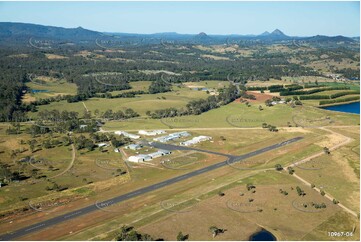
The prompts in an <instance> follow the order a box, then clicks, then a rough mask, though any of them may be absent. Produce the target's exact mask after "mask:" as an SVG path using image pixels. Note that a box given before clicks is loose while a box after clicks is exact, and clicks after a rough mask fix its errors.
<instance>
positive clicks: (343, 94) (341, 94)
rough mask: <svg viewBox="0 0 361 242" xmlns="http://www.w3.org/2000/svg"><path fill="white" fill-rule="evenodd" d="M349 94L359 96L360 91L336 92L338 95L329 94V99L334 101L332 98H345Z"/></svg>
mask: <svg viewBox="0 0 361 242" xmlns="http://www.w3.org/2000/svg"><path fill="white" fill-rule="evenodd" d="M349 94H360V91H357V90H353V91H345V92H338V93H335V94H331V95H330V98H331V99H334V98H337V97H342V96H346V95H349Z"/></svg>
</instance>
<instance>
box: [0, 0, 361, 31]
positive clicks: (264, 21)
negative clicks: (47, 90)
mask: <svg viewBox="0 0 361 242" xmlns="http://www.w3.org/2000/svg"><path fill="white" fill-rule="evenodd" d="M359 19H360V3H359V2H358V1H352V2H0V22H21V23H32V24H40V25H48V26H57V27H65V28H76V27H79V26H81V27H83V28H85V29H90V30H94V31H99V32H108V33H132V34H154V33H166V32H176V33H179V34H198V33H200V32H205V33H206V34H208V35H231V34H232V35H259V34H262V33H263V32H265V31H268V32H272V31H273V30H275V29H279V30H281V31H282V32H283V33H285V34H286V35H289V36H314V35H327V36H337V35H344V36H348V37H358V36H360V22H359Z"/></svg>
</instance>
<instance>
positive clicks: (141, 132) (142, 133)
mask: <svg viewBox="0 0 361 242" xmlns="http://www.w3.org/2000/svg"><path fill="white" fill-rule="evenodd" d="M138 134H141V135H147V136H155V135H159V134H165V131H164V130H152V131H146V130H139V131H138Z"/></svg>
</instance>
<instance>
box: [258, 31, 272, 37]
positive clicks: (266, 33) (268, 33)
mask: <svg viewBox="0 0 361 242" xmlns="http://www.w3.org/2000/svg"><path fill="white" fill-rule="evenodd" d="M267 35H270V32H268V31H265V32H263V33H262V34H260V36H267Z"/></svg>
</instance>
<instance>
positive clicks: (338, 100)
mask: <svg viewBox="0 0 361 242" xmlns="http://www.w3.org/2000/svg"><path fill="white" fill-rule="evenodd" d="M355 100H360V97H345V98H340V99H331V100H322V101H320V103H319V105H325V104H332V103H343V102H349V101H355Z"/></svg>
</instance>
